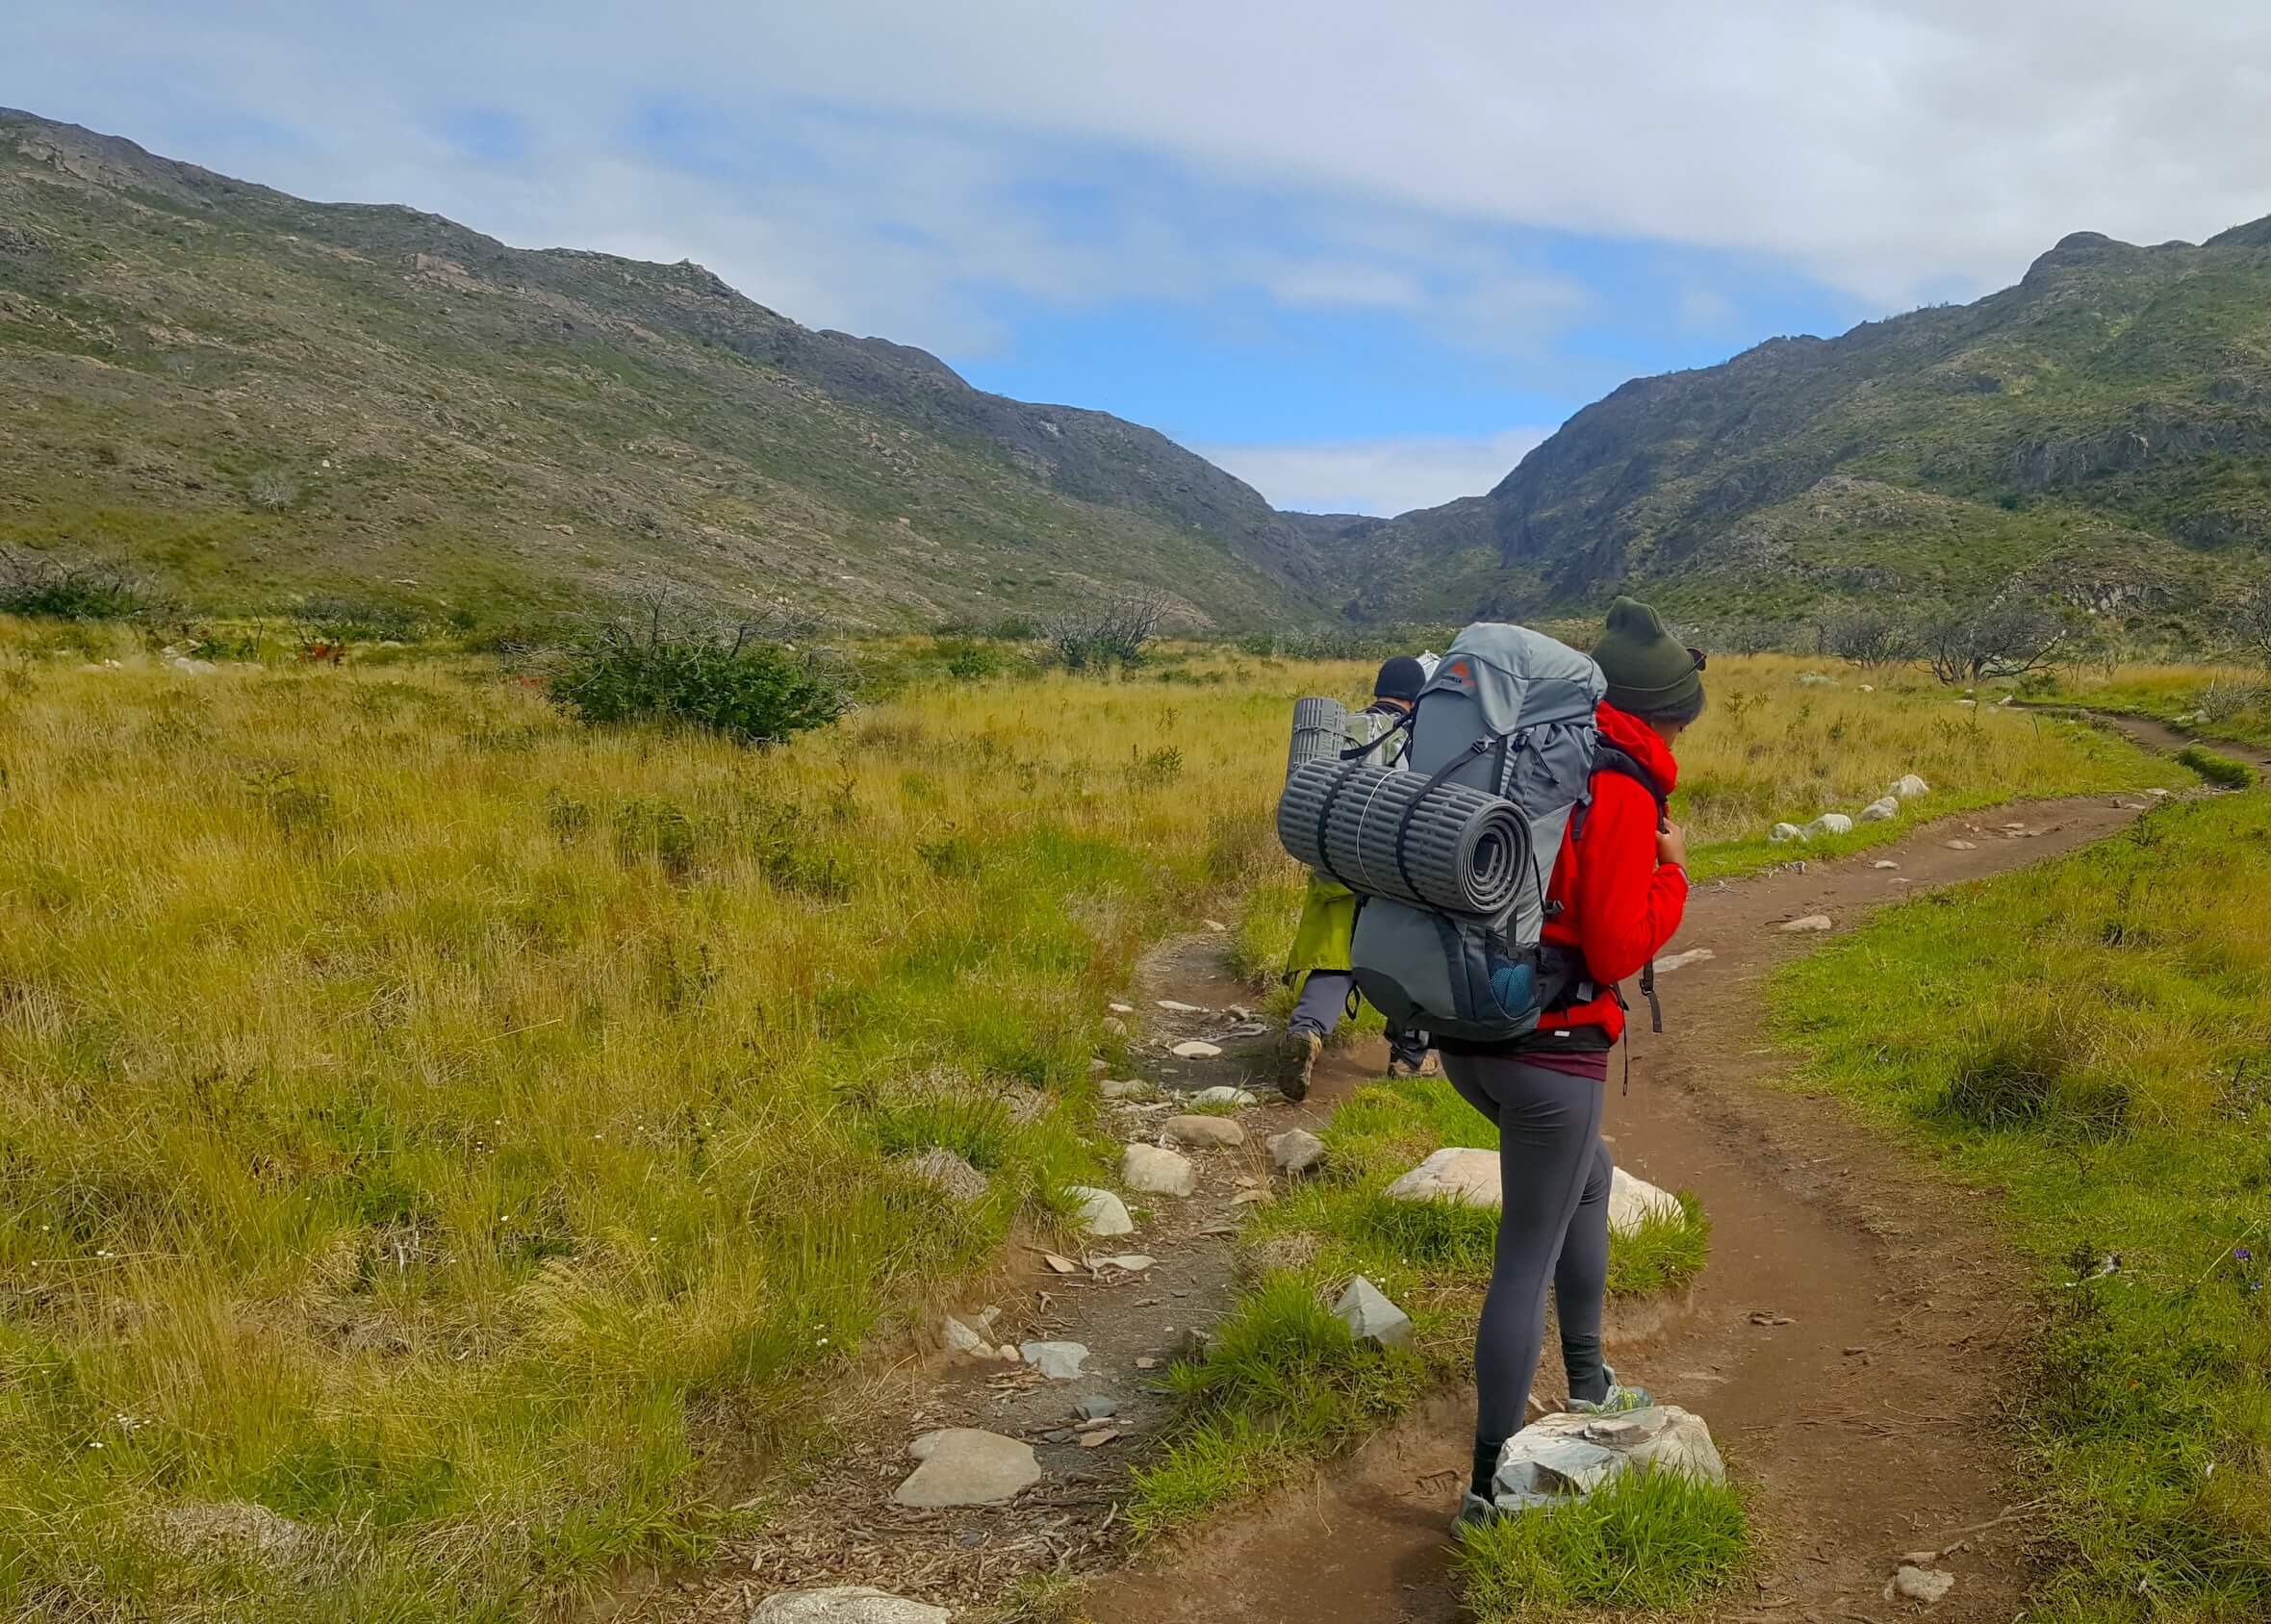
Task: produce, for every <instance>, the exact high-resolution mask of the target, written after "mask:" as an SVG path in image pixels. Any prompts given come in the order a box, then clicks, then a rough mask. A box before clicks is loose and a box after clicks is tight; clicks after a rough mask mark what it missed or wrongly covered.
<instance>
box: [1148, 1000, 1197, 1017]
mask: <svg viewBox="0 0 2271 1624" xmlns="http://www.w3.org/2000/svg"><path fill="white" fill-rule="evenodd" d="M1155 1002H1157V1003H1158V1004H1159V1006H1160V1007H1161V1009H1164V1010H1165V1011H1166V1012H1167V1013H1168V1014H1170V1015H1204V1014H1205V1013H1206V1012H1207V1006H1206V1005H1205V1004H1203V1003H1185V1002H1182V1001H1181V1000H1179V999H1172V998H1162V999H1159V1000H1156V1001H1155Z"/></svg>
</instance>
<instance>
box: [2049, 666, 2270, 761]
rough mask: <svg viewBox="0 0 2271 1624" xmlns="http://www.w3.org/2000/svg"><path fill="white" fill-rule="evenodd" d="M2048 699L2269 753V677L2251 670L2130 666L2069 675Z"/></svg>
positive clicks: (2221, 667) (2234, 667) (2057, 685)
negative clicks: (2167, 725) (2140, 718)
mask: <svg viewBox="0 0 2271 1624" xmlns="http://www.w3.org/2000/svg"><path fill="white" fill-rule="evenodd" d="M2045 697H2046V698H2054V699H2063V700H2068V701H2071V702H2072V703H2075V704H2080V705H2088V706H2090V707H2092V708H2093V709H2097V710H2104V711H2113V712H2117V713H2120V714H2124V715H2129V716H2143V717H2150V718H2152V719H2154V720H2155V721H2157V722H2165V723H2170V724H2172V725H2174V726H2178V727H2182V728H2183V729H2184V730H2185V731H2187V732H2191V733H2197V734H2199V735H2200V736H2201V737H2202V738H2207V739H2228V740H2231V741H2233V743H2236V744H2242V745H2254V746H2257V747H2258V748H2260V749H2271V672H2266V671H2265V670H2263V669H2262V668H2261V667H2259V666H2258V667H2249V666H2131V667H2125V668H2123V669H2121V670H2119V671H2116V672H2111V673H2109V674H2107V673H2090V672H2064V673H2062V674H2061V676H2060V678H2059V680H2058V681H2057V683H2056V684H2055V685H2054V687H2052V688H2051V689H2049V690H2048V691H2047V692H2046V694H2045Z"/></svg>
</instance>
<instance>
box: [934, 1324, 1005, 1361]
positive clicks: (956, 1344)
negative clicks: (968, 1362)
mask: <svg viewBox="0 0 2271 1624" xmlns="http://www.w3.org/2000/svg"><path fill="white" fill-rule="evenodd" d="M946 1349H947V1352H948V1353H950V1354H957V1355H959V1356H960V1357H962V1358H980V1359H989V1358H993V1357H994V1351H993V1344H992V1343H991V1342H988V1341H987V1340H986V1339H985V1338H984V1337H982V1336H981V1335H979V1334H978V1332H975V1331H972V1330H971V1329H970V1328H969V1327H968V1326H967V1325H964V1324H963V1323H962V1322H961V1321H960V1320H958V1319H957V1318H956V1317H955V1316H954V1315H952V1314H949V1315H947V1316H946Z"/></svg>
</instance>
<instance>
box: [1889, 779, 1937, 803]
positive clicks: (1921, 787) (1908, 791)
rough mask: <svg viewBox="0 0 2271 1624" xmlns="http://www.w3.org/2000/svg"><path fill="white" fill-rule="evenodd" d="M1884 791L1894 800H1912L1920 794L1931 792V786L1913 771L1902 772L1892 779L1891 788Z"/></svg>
mask: <svg viewBox="0 0 2271 1624" xmlns="http://www.w3.org/2000/svg"><path fill="white" fill-rule="evenodd" d="M1885 793H1886V794H1887V795H1890V796H1891V797H1893V798H1894V799H1896V800H1914V799H1916V798H1917V797H1918V796H1920V795H1929V794H1931V793H1932V786H1931V785H1929V784H1927V783H1926V782H1925V781H1924V780H1923V779H1922V778H1920V777H1918V776H1917V775H1916V774H1913V773H1903V774H1901V776H1899V777H1898V778H1895V779H1894V780H1893V784H1892V788H1891V789H1889V790H1887V791H1886V792H1885Z"/></svg>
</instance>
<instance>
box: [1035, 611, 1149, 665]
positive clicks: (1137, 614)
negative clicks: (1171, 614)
mask: <svg viewBox="0 0 2271 1624" xmlns="http://www.w3.org/2000/svg"><path fill="white" fill-rule="evenodd" d="M1173 607H1174V599H1172V598H1170V597H1169V596H1167V595H1166V594H1165V593H1163V592H1136V593H1128V594H1125V595H1123V596H1119V597H1115V598H1111V599H1110V600H1109V601H1106V602H1102V603H1095V604H1090V605H1088V606H1086V607H1084V608H1081V609H1075V610H1068V611H1066V612H1065V613H1063V614H1060V615H1058V616H1056V617H1055V618H1053V619H1051V620H1049V621H1047V622H1044V623H1043V625H1042V627H1041V635H1042V637H1043V638H1045V639H1046V640H1047V642H1048V644H1049V647H1050V648H1051V649H1052V650H1054V651H1055V653H1056V655H1057V658H1058V659H1059V661H1061V662H1062V663H1063V666H1064V669H1065V670H1067V671H1085V670H1087V669H1088V668H1089V667H1091V666H1107V665H1123V666H1132V665H1135V664H1136V663H1138V662H1139V661H1140V660H1141V659H1142V658H1143V649H1144V646H1145V645H1146V644H1148V643H1150V642H1151V640H1152V639H1153V638H1154V637H1155V636H1157V635H1158V633H1159V629H1160V622H1161V621H1163V620H1164V619H1166V617H1167V613H1168V611H1169V610H1171V609H1172V608H1173Z"/></svg>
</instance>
